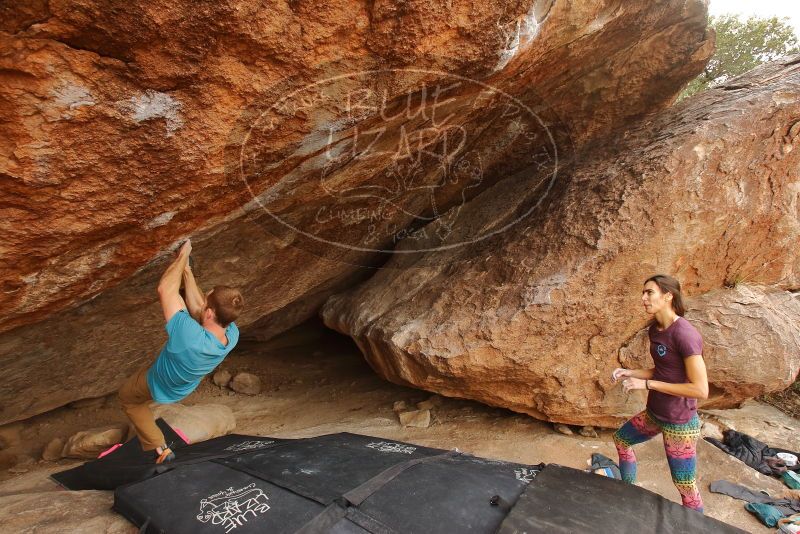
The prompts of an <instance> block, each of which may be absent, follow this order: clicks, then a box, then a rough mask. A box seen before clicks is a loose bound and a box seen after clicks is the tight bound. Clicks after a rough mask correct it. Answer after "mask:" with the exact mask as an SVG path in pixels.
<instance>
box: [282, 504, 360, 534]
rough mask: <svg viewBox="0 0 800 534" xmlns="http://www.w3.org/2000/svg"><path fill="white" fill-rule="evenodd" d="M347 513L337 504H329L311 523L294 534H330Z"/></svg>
mask: <svg viewBox="0 0 800 534" xmlns="http://www.w3.org/2000/svg"><path fill="white" fill-rule="evenodd" d="M346 513H347V510H346V509H345V507H344V506H342V505H341V504H340V503H338V502H332V503H330V504H329V505H328V506H327V507H326V508H325V509H324V510H323V511H322V512H320V513H319V514H317V515H316V516H315V517H314V518H313V519H312V520H311V521H309V522H308V523H306V524H305V525H303V526H302V527H300V528H299V529H297V530H295V532H294V534H317V533H321V532H330V530H331V529H332V528H333V525H335V524H336V523H338V522H339V521H340V520H341V519H342V518H343V517H344V516H345V514H346Z"/></svg>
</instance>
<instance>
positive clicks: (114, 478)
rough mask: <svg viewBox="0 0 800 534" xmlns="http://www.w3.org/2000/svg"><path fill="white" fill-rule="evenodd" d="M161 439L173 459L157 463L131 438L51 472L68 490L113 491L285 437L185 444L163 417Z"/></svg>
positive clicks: (230, 437) (226, 438)
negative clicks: (98, 455)
mask: <svg viewBox="0 0 800 534" xmlns="http://www.w3.org/2000/svg"><path fill="white" fill-rule="evenodd" d="M156 424H158V426H159V428H160V429H161V431H162V432H163V433H164V438H165V439H166V441H167V443H169V444H170V446H171V447H172V449H173V450H175V451H176V456H177V458H176V460H175V461H174V462H170V463H169V464H164V465H161V466H159V465H156V464H155V458H154V453H153V452H152V451H149V452H144V451H142V447H141V445H140V443H139V439H138V438H133V439H132V440H130V441H128V442H127V443H125V444H123V445H122V447H119V448H118V449H117V450H115V451H114V452H112V453H110V454H107V455H106V456H103V457H102V458H98V459H97V460H92V461H90V462H86V463H85V464H83V465H80V466H78V467H74V468H72V469H68V470H66V471H61V472H60V473H55V474H53V475H51V478H52V479H53V480H55V481H56V482H57V483H59V484H61V485H62V486H64V487H65V488H67V489H70V490H92V489H95V490H114V489H116V488H118V487H119V486H122V485H124V484H129V483H131V482H136V481H139V480H145V479H148V478H151V477H153V476H155V475H156V474H158V473H161V472H164V471H166V470H169V469H173V468H175V467H177V466H179V465H185V464H189V463H196V462H202V461H205V460H209V459H212V458H219V457H226V456H233V455H236V454H239V453H241V452H243V451H247V450H253V449H256V448H263V447H268V446H272V445H274V444H277V443H280V442H282V441H285V440H280V439H276V438H262V437H253V436H240V435H237V434H231V435H228V436H222V437H220V438H215V439H212V440H209V441H204V442H201V443H196V444H194V445H191V446H189V445H187V444H186V443H185V442H184V441H183V439H182V438H181V437H180V436H178V434H176V433H175V431H174V430H172V428H170V426H169V425H168V424H167V423H166V422H165V421H164V420H163V419H158V420H157V421H156Z"/></svg>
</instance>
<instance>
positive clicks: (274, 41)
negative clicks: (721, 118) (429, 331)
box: [0, 0, 713, 424]
mask: <svg viewBox="0 0 800 534" xmlns="http://www.w3.org/2000/svg"><path fill="white" fill-rule="evenodd" d="M0 10H1V11H0V13H2V15H3V16H2V17H0V20H1V21H2V22H0V139H2V141H0V174H2V176H3V178H4V187H3V188H2V189H0V202H2V205H3V207H2V208H0V209H2V213H3V217H0V229H2V232H3V235H4V243H5V244H4V247H3V251H4V254H3V257H4V261H3V262H2V263H1V264H0V288H2V291H0V305H2V306H0V309H2V310H3V311H2V315H0V319H1V320H0V332H3V333H2V334H0V368H2V369H3V371H4V376H6V377H9V378H8V379H7V380H5V381H3V383H2V384H0V424H1V423H3V422H8V421H13V420H18V419H21V418H25V417H28V416H30V415H33V414H36V413H40V412H42V411H45V410H48V409H52V408H54V407H57V406H60V405H63V404H66V403H68V402H70V401H72V400H75V399H79V398H86V397H97V396H100V395H103V394H106V393H109V392H111V391H113V390H114V389H115V388H116V387H118V386H119V384H120V383H121V381H122V380H124V379H125V377H126V376H127V375H129V374H130V373H131V372H133V371H134V370H135V369H136V368H137V367H138V366H140V365H142V364H143V363H145V362H146V361H147V360H148V359H150V358H152V357H153V355H154V353H155V352H156V351H157V350H158V348H159V346H160V344H161V343H163V334H162V337H159V336H158V335H157V332H161V329H162V326H163V325H162V320H161V319H162V318H161V316H160V313H159V309H158V304H157V299H156V294H155V291H154V288H155V285H156V283H157V280H158V278H159V276H160V274H161V272H162V271H163V269H164V267H165V266H166V261H167V260H168V259H169V257H170V254H169V253H170V251H171V250H173V249H174V248H175V246H176V245H177V243H179V242H180V241H181V240H183V239H184V238H186V237H189V236H191V237H192V238H193V240H194V243H195V251H196V255H197V259H198V263H199V264H200V265H201V267H202V276H201V277H200V282H201V284H203V285H205V286H206V287H207V286H208V285H213V284H216V283H228V284H231V285H236V286H239V287H241V288H242V289H243V290H244V294H245V297H246V301H247V303H248V307H247V309H246V312H245V314H244V315H243V316H242V318H241V320H240V321H239V322H240V326H242V327H245V326H247V325H250V330H252V331H259V332H260V334H261V335H262V336H263V337H269V336H271V335H274V334H276V333H278V332H280V331H282V330H285V329H287V328H289V327H291V326H293V325H295V324H298V323H300V322H302V321H303V320H305V319H307V318H309V317H312V316H313V315H314V314H316V313H317V311H318V309H319V307H320V306H321V304H322V303H323V302H324V301H325V299H326V298H327V297H328V296H329V295H331V294H333V293H335V292H339V291H342V290H343V289H345V288H347V287H349V286H351V285H353V284H354V283H356V282H358V281H360V280H362V279H364V278H365V277H366V276H367V275H369V274H371V272H369V271H364V270H363V269H361V268H360V267H362V266H375V265H378V264H379V263H380V262H382V261H384V260H385V259H386V257H387V255H388V254H390V253H391V252H392V251H393V248H394V244H395V242H396V241H397V240H398V239H399V238H403V237H406V235H407V230H406V229H407V228H410V229H411V230H412V231H413V230H414V229H416V228H418V227H419V226H420V225H422V224H423V223H427V222H428V221H430V220H431V219H434V220H436V221H438V222H435V223H434V224H435V225H436V230H437V232H438V233H437V235H438V236H439V237H438V239H439V243H440V244H441V240H442V239H445V238H447V236H448V235H449V234H450V233H451V232H452V228H453V227H454V226H455V219H456V218H458V217H457V216H458V214H459V211H458V210H456V211H453V210H451V211H450V212H448V213H450V216H448V217H440V215H441V214H442V213H444V212H445V211H446V210H447V209H448V208H449V207H457V208H460V207H461V206H462V205H463V203H464V202H465V201H466V200H468V199H469V198H472V197H474V196H475V195H476V194H477V193H479V192H480V191H481V190H483V189H485V188H487V187H489V186H491V185H492V184H494V183H496V182H497V181H498V180H499V179H500V178H502V177H505V176H507V175H509V174H510V173H514V172H517V171H519V170H521V169H524V168H527V167H530V166H531V165H537V166H539V167H543V168H546V169H547V170H548V171H549V174H548V175H547V176H555V174H556V173H555V171H556V170H557V168H558V164H557V163H558V161H562V160H563V161H566V160H567V159H569V154H571V153H572V151H573V149H577V148H580V147H583V146H587V145H589V144H591V143H592V141H593V140H595V139H602V138H603V137H604V136H605V135H607V134H608V133H609V132H611V131H614V130H616V129H618V128H619V127H620V126H623V125H627V124H629V123H630V122H631V121H635V120H639V119H640V118H641V117H643V116H645V115H646V114H647V113H649V112H652V111H654V110H658V109H661V108H663V107H665V106H666V105H668V104H669V103H670V102H671V101H672V100H673V99H674V97H675V95H676V94H677V92H678V91H679V89H680V87H681V86H682V85H683V84H684V83H685V82H686V81H688V80H689V79H691V78H692V77H693V76H694V75H695V74H696V73H698V72H699V71H701V70H702V68H703V66H704V64H705V61H706V60H707V59H708V58H709V56H710V55H711V53H712V49H713V43H712V41H713V39H712V38H711V36H710V35H707V33H706V20H705V19H706V13H705V11H706V10H705V2H704V1H702V0H688V1H686V0H667V1H664V2H658V3H654V2H649V1H646V0H635V1H626V2H620V1H619V0H590V1H586V2H580V3H578V4H576V3H568V2H553V1H552V0H535V1H534V0H523V1H519V2H515V3H512V4H509V3H507V2H503V1H500V0H493V1H491V0H490V1H488V2H482V3H474V2H448V4H447V7H446V8H445V6H444V5H440V4H438V3H434V2H428V1H418V2H410V3H409V2H388V3H387V2H384V3H374V4H367V5H366V6H364V5H361V4H358V5H356V4H353V3H352V2H348V1H347V0H340V1H337V2H334V3H327V4H325V6H321V5H313V4H306V3H296V2H295V3H291V2H290V3H288V4H286V3H284V4H275V5H270V7H262V4H261V3H259V2H256V1H255V0H245V1H243V2H230V1H222V2H214V3H206V4H203V5H201V6H198V5H197V4H196V3H193V2H187V1H182V2H173V3H171V4H169V5H162V4H153V3H152V2H147V1H144V0H135V1H132V2H126V3H124V5H120V6H116V7H115V8H114V9H109V8H108V6H107V5H106V4H105V3H103V2H100V1H98V0H69V1H64V2H47V3H45V2H39V3H33V4H31V3H24V2H23V3H11V4H8V5H4V6H3V7H2V8H0ZM357 73H361V74H357ZM433 104H439V105H438V106H433ZM432 106H433V108H432ZM432 109H437V110H438V113H439V115H438V116H434V115H433V114H432ZM437 117H438V118H437ZM443 117H444V118H446V119H447V120H446V121H445V120H444V118H443ZM379 136H380V142H378V141H379V139H378V137H379ZM557 156H558V157H557ZM559 158H560V159H559ZM548 180H549V182H548ZM552 182H553V178H547V179H546V180H542V183H543V184H544V183H552ZM540 186H541V187H544V186H543V185H541V184H540ZM530 187H535V184H530ZM545 190H548V189H547V188H545ZM376 192H377V193H376ZM376 220H379V221H380V224H377V223H376V222H375V221H376ZM42 377H52V378H53V379H51V380H44V379H42ZM20 391H25V392H26V395H19V394H18V393H19V392H20Z"/></svg>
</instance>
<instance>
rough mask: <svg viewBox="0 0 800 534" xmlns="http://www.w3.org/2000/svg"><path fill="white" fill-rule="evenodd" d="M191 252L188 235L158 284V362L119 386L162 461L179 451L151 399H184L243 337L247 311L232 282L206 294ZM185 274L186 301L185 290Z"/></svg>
mask: <svg viewBox="0 0 800 534" xmlns="http://www.w3.org/2000/svg"><path fill="white" fill-rule="evenodd" d="M191 252H192V243H191V241H189V240H187V241H186V242H185V243H184V244H183V246H181V249H180V251H179V252H178V257H177V258H176V259H175V261H173V262H172V264H171V265H170V266H169V267H168V268H167V270H166V271H165V272H164V275H163V276H162V277H161V281H160V282H159V283H158V298H159V300H160V302H161V308H162V310H163V312H164V319H165V320H166V321H167V324H166V330H167V334H168V336H169V338H168V340H167V343H166V344H165V345H164V347H163V348H162V349H161V353H160V354H159V355H158V358H156V361H155V362H154V363H153V365H152V366H145V367H143V368H142V369H140V370H139V371H138V372H137V373H135V374H134V375H133V376H131V377H130V378H129V379H128V380H127V381H126V382H125V383H124V384H123V385H122V387H121V388H120V390H119V400H120V404H121V405H122V409H123V410H124V411H125V413H126V414H127V415H128V418H129V419H130V420H131V422H132V423H133V427H134V429H135V431H136V435H137V436H139V441H140V442H141V444H142V449H144V450H145V451H150V450H155V457H156V463H159V464H160V463H163V462H168V461H171V460H173V459H174V458H175V453H174V452H173V451H172V450H171V449H170V447H169V445H168V444H167V443H165V439H164V434H163V433H162V432H161V430H160V429H159V428H158V426H157V425H156V422H155V417H154V416H153V412H152V411H151V410H150V402H151V401H156V402H159V403H171V402H178V401H179V400H181V399H183V398H184V397H186V396H187V395H189V394H190V393H191V392H192V391H194V390H195V389H196V388H197V386H198V384H200V380H202V378H203V377H204V376H205V375H207V374H208V373H210V372H211V371H213V370H214V368H215V367H216V366H217V365H219V363H220V362H222V360H224V359H225V357H226V356H227V355H228V354H229V353H230V352H231V350H233V348H234V347H235V346H236V343H237V342H238V341H239V329H238V328H237V327H236V324H234V322H233V321H234V320H235V319H236V318H237V317H239V314H240V313H241V311H242V307H243V303H244V301H243V299H242V295H241V293H240V292H239V291H238V290H236V289H234V288H232V287H228V286H215V287H214V289H212V290H211V291H209V292H208V293H207V294H206V295H203V293H202V292H201V291H200V288H198V287H197V282H196V281H195V279H194V275H193V274H192V269H191V266H190V265H189V255H190V254H191ZM181 279H182V280H183V283H184V295H185V298H186V300H185V301H184V298H183V297H181V294H180V288H181ZM187 307H188V312H187ZM190 314H191V315H190Z"/></svg>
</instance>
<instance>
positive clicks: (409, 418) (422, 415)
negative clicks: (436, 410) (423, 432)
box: [399, 410, 431, 428]
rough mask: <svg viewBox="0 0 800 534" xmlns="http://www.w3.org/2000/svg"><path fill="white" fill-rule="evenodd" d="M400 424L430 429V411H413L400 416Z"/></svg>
mask: <svg viewBox="0 0 800 534" xmlns="http://www.w3.org/2000/svg"><path fill="white" fill-rule="evenodd" d="M399 417H400V424H401V425H403V426H405V427H413V428H428V427H429V426H431V411H430V410H413V411H410V412H402V413H400V414H399Z"/></svg>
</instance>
